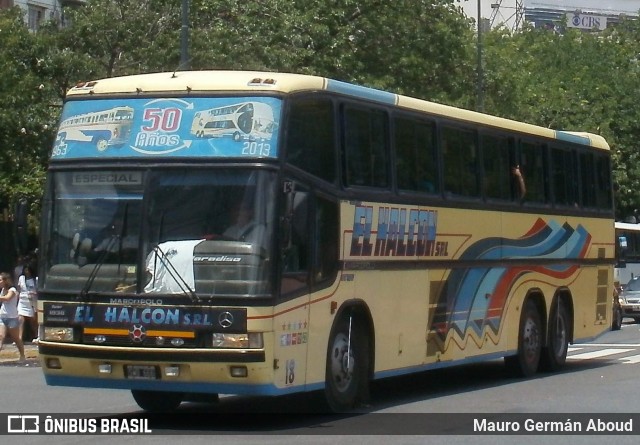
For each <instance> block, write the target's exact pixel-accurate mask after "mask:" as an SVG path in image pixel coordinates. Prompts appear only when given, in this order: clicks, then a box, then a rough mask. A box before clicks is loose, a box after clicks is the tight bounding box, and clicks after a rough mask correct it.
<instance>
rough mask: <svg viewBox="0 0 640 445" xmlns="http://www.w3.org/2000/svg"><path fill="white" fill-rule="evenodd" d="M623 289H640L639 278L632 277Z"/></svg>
mask: <svg viewBox="0 0 640 445" xmlns="http://www.w3.org/2000/svg"><path fill="white" fill-rule="evenodd" d="M624 290H625V291H627V292H638V291H640V280H638V279H637V278H632V279H631V280H630V281H629V282H628V283H627V285H626V286H625V287H624Z"/></svg>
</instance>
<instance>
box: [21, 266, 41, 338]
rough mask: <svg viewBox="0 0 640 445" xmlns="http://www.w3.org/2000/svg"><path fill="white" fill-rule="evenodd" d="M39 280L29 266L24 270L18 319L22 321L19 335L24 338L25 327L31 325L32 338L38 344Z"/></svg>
mask: <svg viewBox="0 0 640 445" xmlns="http://www.w3.org/2000/svg"><path fill="white" fill-rule="evenodd" d="M37 288H38V278H37V277H36V276H35V274H34V273H33V269H32V268H31V266H29V265H28V264H27V265H26V266H24V268H23V269H22V275H20V278H18V317H19V320H20V329H19V335H20V338H21V339H22V341H24V340H25V338H24V325H25V323H29V327H30V328H31V338H34V337H35V339H33V342H34V343H37V342H38V294H37V292H36V289H37Z"/></svg>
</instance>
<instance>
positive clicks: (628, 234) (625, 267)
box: [614, 221, 640, 287]
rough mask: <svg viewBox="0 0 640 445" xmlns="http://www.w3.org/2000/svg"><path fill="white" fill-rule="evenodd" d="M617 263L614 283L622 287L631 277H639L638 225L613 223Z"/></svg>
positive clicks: (639, 229) (639, 247)
mask: <svg viewBox="0 0 640 445" xmlns="http://www.w3.org/2000/svg"><path fill="white" fill-rule="evenodd" d="M615 230H616V243H617V244H616V246H617V248H618V261H617V263H616V267H615V269H614V281H615V282H616V283H617V285H618V286H620V287H623V286H624V285H625V284H627V283H628V282H629V280H631V279H632V278H633V277H637V276H640V224H637V223H635V222H621V221H616V222H615Z"/></svg>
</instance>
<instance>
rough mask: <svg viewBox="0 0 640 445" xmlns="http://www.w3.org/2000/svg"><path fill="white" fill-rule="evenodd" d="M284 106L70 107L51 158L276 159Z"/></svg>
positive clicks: (121, 103) (234, 101) (149, 101)
mask: <svg viewBox="0 0 640 445" xmlns="http://www.w3.org/2000/svg"><path fill="white" fill-rule="evenodd" d="M281 106H282V104H281V101H280V99H276V98H270V97H224V98H222V97H216V98H212V97H208V98H204V97H201V98H197V97H188V98H186V97H183V98H177V97H175V98H155V99H154V98H136V99H126V98H122V99H101V100H74V101H69V102H67V103H66V104H65V106H64V108H63V110H62V116H61V118H60V125H59V127H58V133H57V135H56V140H55V143H54V146H53V150H52V153H51V158H52V160H58V159H72V158H73V159H77V158H133V157H135V158H141V157H145V158H166V157H214V158H219V157H232V158H275V157H277V156H278V146H277V142H278V129H279V127H280V111H281Z"/></svg>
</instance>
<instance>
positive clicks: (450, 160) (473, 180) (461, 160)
mask: <svg viewBox="0 0 640 445" xmlns="http://www.w3.org/2000/svg"><path fill="white" fill-rule="evenodd" d="M441 148H442V157H443V162H444V189H445V192H448V193H451V194H454V195H459V196H479V188H478V168H477V167H478V149H477V146H476V137H475V132H474V131H471V130H465V129H461V128H452V127H444V128H443V129H442V146H441Z"/></svg>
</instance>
